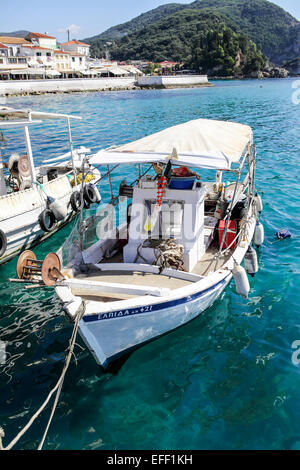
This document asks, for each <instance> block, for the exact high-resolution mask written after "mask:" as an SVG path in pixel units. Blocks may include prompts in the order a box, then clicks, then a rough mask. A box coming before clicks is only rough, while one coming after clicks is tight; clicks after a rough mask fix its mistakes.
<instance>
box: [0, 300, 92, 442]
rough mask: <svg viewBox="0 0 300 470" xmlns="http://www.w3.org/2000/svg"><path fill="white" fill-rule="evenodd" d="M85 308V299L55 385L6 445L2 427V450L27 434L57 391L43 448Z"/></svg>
mask: <svg viewBox="0 0 300 470" xmlns="http://www.w3.org/2000/svg"><path fill="white" fill-rule="evenodd" d="M85 308H86V304H85V301H84V300H83V301H82V304H81V307H80V308H79V310H78V311H77V314H76V317H75V322H74V327H73V331H72V335H71V338H70V340H69V347H68V354H67V356H66V359H65V363H64V366H63V370H62V373H61V375H60V377H59V379H58V381H57V383H56V385H55V387H54V388H53V389H52V390H51V391H50V392H49V394H48V396H47V398H46V400H45V401H44V403H43V404H42V405H41V406H40V408H39V409H38V410H37V411H36V412H35V413H34V415H33V416H32V417H31V419H30V420H29V421H28V423H27V424H26V425H25V426H24V427H23V429H22V430H21V431H20V432H19V433H18V434H17V435H16V436H15V437H14V439H13V440H12V441H11V442H10V443H9V444H8V445H7V446H6V447H3V445H2V438H3V437H4V436H5V434H4V430H3V428H1V427H0V450H11V449H12V448H13V446H14V445H15V444H16V443H17V442H18V441H19V440H20V438H21V437H22V436H23V435H24V434H25V432H26V431H27V430H28V429H29V428H30V427H31V425H32V424H33V423H34V421H35V420H36V419H37V418H38V416H39V415H40V414H41V413H42V411H43V410H44V409H45V408H46V406H47V404H48V402H49V401H50V399H51V397H52V395H53V394H54V392H56V396H55V400H54V403H53V406H52V410H51V414H50V417H49V420H48V423H47V426H46V429H45V432H44V434H43V437H42V440H41V442H40V444H39V446H38V450H41V449H42V447H43V444H44V442H45V438H46V436H47V433H48V430H49V427H50V424H51V421H52V419H53V416H54V412H55V409H56V406H57V403H58V400H59V396H60V393H61V390H62V386H63V382H64V378H65V375H66V372H67V370H68V367H69V365H70V362H71V358H72V356H73V354H74V347H75V344H76V337H77V332H78V328H79V322H80V320H81V319H82V317H83V315H84V313H85Z"/></svg>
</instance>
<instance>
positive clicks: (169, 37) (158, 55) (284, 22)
mask: <svg viewBox="0 0 300 470" xmlns="http://www.w3.org/2000/svg"><path fill="white" fill-rule="evenodd" d="M213 18H215V19H213ZM217 18H219V19H220V18H221V19H222V21H223V23H224V24H225V25H226V26H227V27H230V28H231V29H232V30H233V31H234V32H236V33H237V34H242V35H245V36H247V37H248V38H249V39H251V40H252V41H253V42H254V43H255V44H256V45H257V47H258V49H261V50H262V52H263V54H264V55H265V56H267V57H269V58H270V59H271V61H272V62H274V63H275V64H277V65H280V64H282V63H283V62H285V61H288V60H292V59H294V58H295V57H297V56H299V55H300V22H299V21H297V20H296V19H295V18H294V17H293V16H291V15H290V14H289V13H287V12H286V11H285V10H283V9H282V8H280V7H279V6H277V5H275V4H273V3H270V2H268V1H266V0H197V1H195V2H193V3H191V4H189V5H187V4H185V5H182V4H179V3H171V4H167V5H162V6H160V7H158V8H156V9H154V10H150V11H149V12H147V13H144V14H142V15H140V16H138V17H136V18H134V19H133V20H131V21H129V22H127V23H124V24H122V25H118V26H114V27H112V28H110V29H108V30H107V31H105V32H104V33H102V34H99V35H98V36H94V37H93V38H88V39H86V40H85V41H87V42H89V43H90V44H91V45H92V52H93V53H94V54H96V55H103V52H104V43H105V42H106V41H113V47H112V55H113V57H114V58H118V59H122V58H129V57H130V58H131V59H139V58H145V59H146V58H147V59H149V60H159V59H161V60H165V59H170V60H171V59H174V60H185V59H186V54H188V56H189V57H191V48H192V47H193V46H195V41H197V40H198V39H199V37H198V36H199V34H200V32H201V27H202V25H203V22H204V21H206V24H207V26H210V25H209V23H210V21H212V26H213V24H214V22H215V21H217ZM176 28H177V31H176ZM171 41H175V44H176V47H174V48H173V47H172V44H171ZM149 42H150V44H149ZM167 42H169V44H167ZM147 49H149V55H148V56H147V54H146V52H147ZM118 50H119V51H120V55H119V56H118V57H117V51H118ZM172 50H173V52H172ZM166 54H167V55H166ZM146 56H147V57H146Z"/></svg>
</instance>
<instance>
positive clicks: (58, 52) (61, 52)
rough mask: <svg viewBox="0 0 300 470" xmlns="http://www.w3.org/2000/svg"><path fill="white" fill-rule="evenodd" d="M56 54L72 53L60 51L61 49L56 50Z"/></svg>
mask: <svg viewBox="0 0 300 470" xmlns="http://www.w3.org/2000/svg"><path fill="white" fill-rule="evenodd" d="M54 54H66V55H70V54H71V52H67V51H60V50H59V49H55V50H54Z"/></svg>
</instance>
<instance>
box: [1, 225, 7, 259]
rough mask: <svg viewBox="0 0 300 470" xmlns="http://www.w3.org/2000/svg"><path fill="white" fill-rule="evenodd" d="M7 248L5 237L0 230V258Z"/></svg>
mask: <svg viewBox="0 0 300 470" xmlns="http://www.w3.org/2000/svg"><path fill="white" fill-rule="evenodd" d="M6 248H7V237H6V235H5V233H4V232H2V230H0V258H1V257H2V256H3V255H4V253H5V252H6Z"/></svg>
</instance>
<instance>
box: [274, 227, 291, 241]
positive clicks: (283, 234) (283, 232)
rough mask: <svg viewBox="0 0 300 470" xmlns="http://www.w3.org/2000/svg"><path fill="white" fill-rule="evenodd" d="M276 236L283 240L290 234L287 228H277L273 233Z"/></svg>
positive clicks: (289, 236)
mask: <svg viewBox="0 0 300 470" xmlns="http://www.w3.org/2000/svg"><path fill="white" fill-rule="evenodd" d="M275 235H276V237H277V238H278V239H279V240H284V239H285V238H291V236H292V234H291V232H289V231H288V230H287V229H283V230H279V231H278V232H276V233H275Z"/></svg>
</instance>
